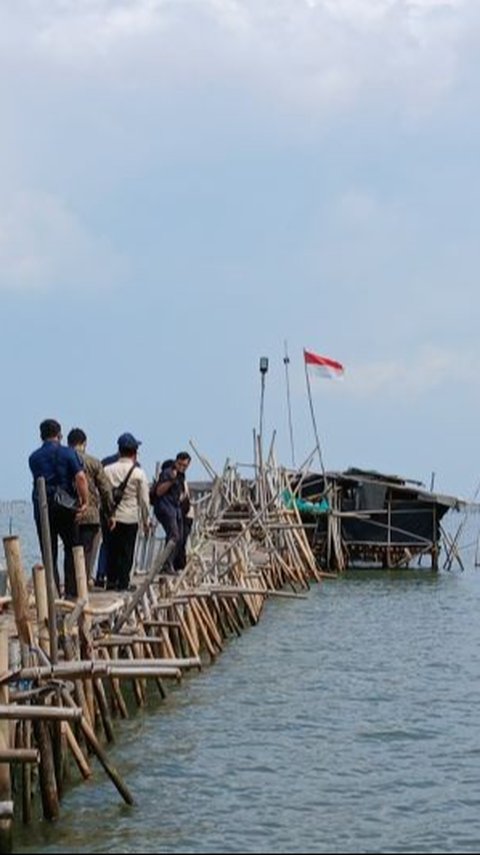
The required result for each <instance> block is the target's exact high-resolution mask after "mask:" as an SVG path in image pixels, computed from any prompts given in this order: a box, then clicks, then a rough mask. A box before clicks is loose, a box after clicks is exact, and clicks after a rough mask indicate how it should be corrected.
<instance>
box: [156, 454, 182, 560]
mask: <svg viewBox="0 0 480 855" xmlns="http://www.w3.org/2000/svg"><path fill="white" fill-rule="evenodd" d="M190 461H191V457H190V455H189V453H188V452H187V451H180V452H179V453H178V454H177V456H176V459H175V460H173V461H172V460H166V461H165V462H164V463H163V465H162V471H161V473H160V477H159V479H158V481H157V483H156V485H155V487H154V496H153V506H154V511H155V516H156V518H157V520H158V521H159V523H161V525H162V526H163V529H164V531H165V540H166V543H169V542H170V541H172V540H173V541H174V542H175V544H176V546H175V549H174V551H173V553H172V555H171V556H170V561H169V570H168V572H170V573H171V574H174V573H176V572H177V571H178V570H182V569H183V567H184V566H185V561H184V555H185V543H186V538H185V534H184V532H185V527H184V515H183V511H182V499H183V498H184V495H185V473H186V471H187V469H188V467H189V465H190ZM187 536H188V535H187Z"/></svg>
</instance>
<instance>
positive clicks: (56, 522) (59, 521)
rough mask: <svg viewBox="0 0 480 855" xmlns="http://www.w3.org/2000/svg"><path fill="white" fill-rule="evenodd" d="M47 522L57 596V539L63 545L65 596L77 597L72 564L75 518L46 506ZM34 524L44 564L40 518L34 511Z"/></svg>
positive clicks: (74, 544) (75, 527)
mask: <svg viewBox="0 0 480 855" xmlns="http://www.w3.org/2000/svg"><path fill="white" fill-rule="evenodd" d="M48 520H49V523H50V537H51V540H52V557H53V575H54V578H55V585H56V587H57V591H58V595H59V596H60V593H61V592H60V576H59V573H58V538H60V540H61V541H62V543H63V551H64V556H65V557H64V562H63V572H64V579H65V594H66V596H67V597H76V596H77V583H76V581H75V565H74V563H73V552H72V548H73V547H74V546H78V543H79V541H78V525H77V523H76V520H75V516H74V515H73V514H72V513H70V511H66V510H65V509H64V508H60V507H58V506H57V505H53V504H49V505H48ZM35 523H36V526H37V533H38V540H39V543H40V549H41V551H42V558H43V563H44V564H45V552H44V548H43V542H42V531H41V528H40V516H39V514H38V510H37V509H35Z"/></svg>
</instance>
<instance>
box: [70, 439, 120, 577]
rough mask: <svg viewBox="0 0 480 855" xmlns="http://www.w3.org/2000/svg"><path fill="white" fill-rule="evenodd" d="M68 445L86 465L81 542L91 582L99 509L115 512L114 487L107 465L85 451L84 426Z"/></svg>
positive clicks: (96, 545) (96, 548) (97, 540)
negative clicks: (85, 500) (109, 477)
mask: <svg viewBox="0 0 480 855" xmlns="http://www.w3.org/2000/svg"><path fill="white" fill-rule="evenodd" d="M67 442H68V446H69V448H73V450H74V451H76V452H77V454H78V456H79V457H80V460H81V461H82V463H83V465H84V467H85V474H86V476H87V481H88V508H87V510H86V512H85V513H84V514H83V516H82V517H81V519H80V520H79V524H78V531H79V543H80V545H81V546H83V549H84V551H85V564H86V568H87V578H88V581H89V583H91V581H92V576H93V568H94V565H95V558H96V554H97V551H98V546H99V543H100V512H102V514H103V515H104V516H105V517H107V518H109V517H110V516H111V514H112V513H113V510H114V507H113V499H112V488H111V485H110V481H109V480H108V478H107V476H106V475H105V471H104V468H103V466H102V464H101V463H100V460H97V458H96V457H92V455H91V454H87V453H86V447H87V435H86V433H85V431H83V430H82V429H81V428H72V430H71V431H70V433H69V434H68V437H67Z"/></svg>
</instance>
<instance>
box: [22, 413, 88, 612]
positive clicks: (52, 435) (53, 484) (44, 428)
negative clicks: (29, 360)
mask: <svg viewBox="0 0 480 855" xmlns="http://www.w3.org/2000/svg"><path fill="white" fill-rule="evenodd" d="M40 437H41V439H42V445H41V446H40V448H38V449H37V450H36V451H34V452H33V454H31V455H30V457H29V461H28V462H29V466H30V471H31V473H32V476H33V494H32V499H33V511H34V517H35V523H36V526H37V532H38V539H39V541H40V547H41V550H42V555H44V549H43V543H42V534H41V527H40V508H39V501H38V495H37V478H40V477H42V478H45V486H46V490H47V503H48V517H49V522H50V534H51V540H52V554H53V570H54V575H55V584H56V586H57V590H58V593H59V594H60V578H59V575H58V565H57V559H58V538H59V537H60V539H61V540H62V543H63V549H64V554H65V560H64V573H65V595H66V596H67V597H75V596H76V595H77V586H76V582H75V567H74V563H73V552H72V547H73V546H75V544H76V543H78V531H77V518H78V516H80V515H81V514H82V513H83V512H84V510H85V509H86V508H87V505H88V482H87V478H86V475H85V472H84V467H83V463H82V461H81V459H80V457H79V455H78V454H77V452H76V451H74V450H73V449H71V448H67V447H66V446H64V445H62V444H61V439H62V429H61V426H60V425H59V423H58V422H57V421H55V419H46V420H45V421H43V422H42V423H41V425H40ZM57 488H61V489H62V490H64V491H65V493H66V494H68V495H69V496H71V498H72V499H74V500H75V499H76V500H77V502H78V507H77V509H76V510H69V509H67V508H66V507H62V505H60V504H59V503H58V502H57V500H56V499H57ZM43 560H44V561H45V557H44V559H43Z"/></svg>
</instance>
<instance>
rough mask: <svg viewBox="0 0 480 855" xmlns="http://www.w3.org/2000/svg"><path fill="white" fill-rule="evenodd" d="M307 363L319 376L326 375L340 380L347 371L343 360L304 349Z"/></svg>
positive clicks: (313, 372) (330, 378)
mask: <svg viewBox="0 0 480 855" xmlns="http://www.w3.org/2000/svg"><path fill="white" fill-rule="evenodd" d="M303 355H304V358H305V365H306V366H307V368H308V369H309V370H310V371H311V372H312V374H315V375H316V376H317V377H326V378H327V379H328V380H340V378H341V377H343V375H344V373H345V369H344V367H343V365H342V364H341V362H336V361H335V360H334V359H329V358H328V356H318V354H316V353H312V352H311V351H310V350H304V351H303Z"/></svg>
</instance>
